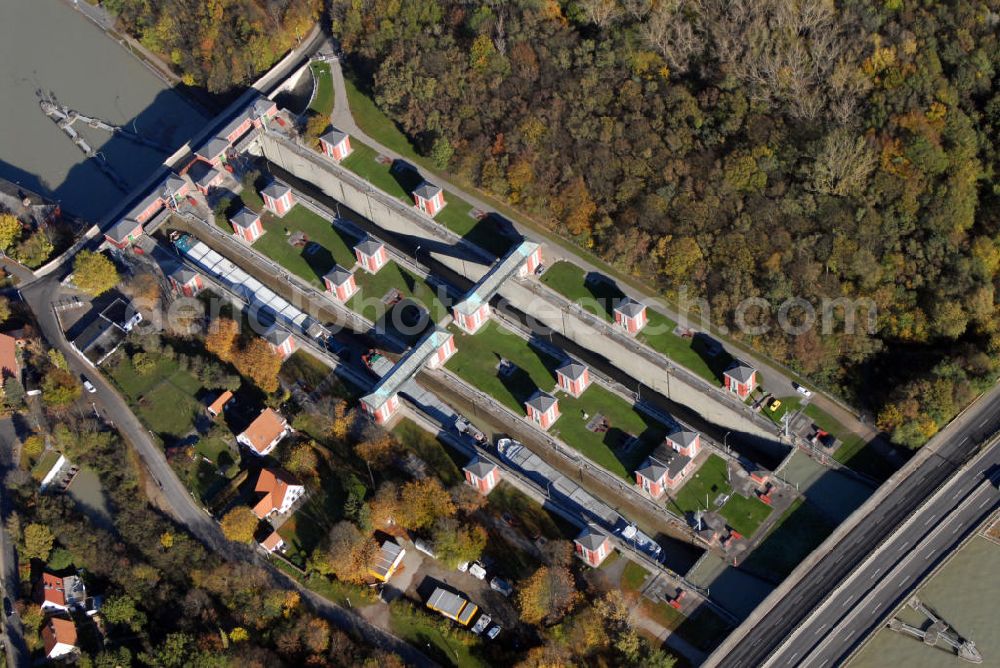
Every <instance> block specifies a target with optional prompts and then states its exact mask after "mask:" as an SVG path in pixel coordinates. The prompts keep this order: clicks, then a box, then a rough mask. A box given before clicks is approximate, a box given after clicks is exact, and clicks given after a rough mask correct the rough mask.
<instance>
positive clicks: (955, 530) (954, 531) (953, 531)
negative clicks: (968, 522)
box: [951, 525, 962, 536]
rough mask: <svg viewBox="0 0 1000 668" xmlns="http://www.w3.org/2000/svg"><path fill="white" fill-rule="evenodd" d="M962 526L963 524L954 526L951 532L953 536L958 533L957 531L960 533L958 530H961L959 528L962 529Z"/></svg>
mask: <svg viewBox="0 0 1000 668" xmlns="http://www.w3.org/2000/svg"><path fill="white" fill-rule="evenodd" d="M961 528H962V527H961V525H959V526H957V527H955V528H954V529H953V530H952V532H951V535H953V536H954V535H955V534H957V533H958V530H959V529H961Z"/></svg>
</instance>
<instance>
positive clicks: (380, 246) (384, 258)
mask: <svg viewBox="0 0 1000 668" xmlns="http://www.w3.org/2000/svg"><path fill="white" fill-rule="evenodd" d="M354 256H355V257H357V258H358V264H360V265H361V268H362V269H364V270H365V271H367V272H368V273H369V274H377V273H378V270H379V269H381V268H382V267H384V266H385V265H386V263H387V262H388V261H389V253H388V251H386V249H385V244H384V243H382V242H381V241H379V240H378V239H376V238H375V237H366V238H365V239H363V240H362V241H360V242H358V244H357V245H355V246H354Z"/></svg>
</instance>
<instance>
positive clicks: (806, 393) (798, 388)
mask: <svg viewBox="0 0 1000 668" xmlns="http://www.w3.org/2000/svg"><path fill="white" fill-rule="evenodd" d="M792 385H793V386H794V387H795V391H796V392H798V393H799V394H801V395H802V396H803V397H811V396H812V395H813V393H812V390H810V389H807V388H805V387H802V386H801V385H799V384H798V383H792Z"/></svg>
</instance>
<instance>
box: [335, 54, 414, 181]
mask: <svg viewBox="0 0 1000 668" xmlns="http://www.w3.org/2000/svg"><path fill="white" fill-rule="evenodd" d="M344 86H345V87H346V88H347V103H348V105H350V107H351V115H352V116H354V120H355V122H357V124H358V127H360V128H361V129H362V130H364V132H365V134H367V135H369V136H370V137H372V138H373V139H374V140H375V141H377V142H378V143H380V144H382V145H383V146H386V147H387V148H389V149H391V150H393V151H395V152H396V153H398V154H400V155H401V156H403V157H405V158H407V159H409V160H413V161H414V162H424V160H423V159H422V158H421V157H420V156H418V155H417V153H416V151H414V150H413V146H412V145H411V144H410V141H409V140H408V139H407V138H406V135H404V134H403V133H402V131H401V130H400V129H399V128H398V127H396V124H395V123H393V121H392V119H390V118H389V117H388V116H386V115H385V114H384V113H383V112H382V110H381V109H379V108H378V106H376V104H375V101H374V100H372V99H371V98H370V97H368V96H367V95H365V94H364V93H363V92H362V91H361V90H360V89H359V88H358V87H357V85H356V84H355V83H354V80H353V79H352V78H351V77H350V76H348V75H347V73H346V72H345V76H344Z"/></svg>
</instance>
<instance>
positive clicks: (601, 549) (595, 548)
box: [573, 524, 614, 568]
mask: <svg viewBox="0 0 1000 668" xmlns="http://www.w3.org/2000/svg"><path fill="white" fill-rule="evenodd" d="M573 545H574V546H575V548H576V555H577V556H578V557H580V558H581V559H583V560H584V561H585V562H586V563H587V565H588V566H593V567H594V568H596V567H598V566H600V565H601V563H602V562H603V561H604V560H605V559H607V558H608V555H609V554H611V552H612V551H613V550H614V548H613V547H612V546H611V535H610V534H608V533H606V532H604V531H602V530H601V529H599V528H598V527H597V526H596V525H594V524H588V525H587V526H586V527H584V529H583V531H581V532H580V535H579V536H577V537H576V538H574V539H573Z"/></svg>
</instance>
